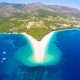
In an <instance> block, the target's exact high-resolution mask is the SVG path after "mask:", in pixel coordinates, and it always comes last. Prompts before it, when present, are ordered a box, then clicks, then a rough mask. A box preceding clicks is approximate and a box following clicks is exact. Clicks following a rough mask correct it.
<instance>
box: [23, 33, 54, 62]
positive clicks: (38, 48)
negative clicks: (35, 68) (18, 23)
mask: <svg viewBox="0 0 80 80" xmlns="http://www.w3.org/2000/svg"><path fill="white" fill-rule="evenodd" d="M54 33H55V31H52V32H50V33H49V34H47V35H45V37H44V38H43V39H42V40H41V41H37V40H36V39H34V38H33V37H32V36H30V35H28V34H27V33H25V32H24V33H22V34H23V35H25V36H26V37H28V39H29V40H30V42H31V44H32V47H33V49H34V53H33V57H34V60H35V62H36V63H42V62H44V60H45V55H46V53H45V51H46V47H47V45H48V42H49V40H50V38H51V36H52V35H53V34H54Z"/></svg>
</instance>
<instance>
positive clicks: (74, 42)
mask: <svg viewBox="0 0 80 80" xmlns="http://www.w3.org/2000/svg"><path fill="white" fill-rule="evenodd" d="M55 35H56V39H54V35H53V36H52V37H51V39H50V43H49V45H48V46H49V47H48V48H49V49H48V48H47V49H48V50H49V51H50V52H51V53H52V52H53V51H54V48H53V46H54V44H55V45H56V46H57V47H58V49H59V50H60V51H61V58H60V60H59V61H58V63H57V64H55V65H50V66H44V65H43V66H35V67H30V66H26V65H24V64H23V63H22V62H21V61H19V60H18V59H17V58H16V56H15V55H16V52H17V51H18V50H19V49H21V48H23V47H24V46H28V47H27V49H26V50H25V51H26V52H27V55H29V54H28V52H29V53H30V54H32V53H33V49H32V46H31V45H30V42H29V39H28V38H27V37H25V36H23V35H21V34H0V80H80V30H65V31H58V32H56V33H55ZM55 51H56V50H55ZM21 52H23V51H21ZM54 54H55V53H54ZM18 55H19V54H18ZM20 56H21V55H20ZM23 57H24V56H23Z"/></svg>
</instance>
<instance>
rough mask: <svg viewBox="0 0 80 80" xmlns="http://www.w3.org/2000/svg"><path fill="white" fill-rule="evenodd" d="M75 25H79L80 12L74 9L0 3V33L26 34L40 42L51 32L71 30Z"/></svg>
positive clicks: (39, 4) (36, 4) (35, 4)
mask: <svg viewBox="0 0 80 80" xmlns="http://www.w3.org/2000/svg"><path fill="white" fill-rule="evenodd" d="M75 24H80V10H78V9H75V8H71V7H67V6H60V5H45V4H43V3H32V4H17V3H4V2H3V3H0V32H1V33H3V32H11V33H13V32H18V33H21V32H27V33H28V34H30V35H32V36H33V37H35V38H36V39H38V40H40V39H41V38H42V37H43V36H44V35H45V34H47V33H49V32H50V31H52V30H61V29H65V28H67V29H69V28H70V29H71V28H74V27H75V26H74V25H75ZM44 30H45V31H44ZM38 35H39V36H38Z"/></svg>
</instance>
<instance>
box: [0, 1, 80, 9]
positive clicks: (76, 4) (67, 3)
mask: <svg viewBox="0 0 80 80" xmlns="http://www.w3.org/2000/svg"><path fill="white" fill-rule="evenodd" d="M2 2H3V3H16V4H32V3H43V4H45V5H60V6H67V7H72V8H76V9H79V10H80V4H79V3H80V1H78V0H71V1H69V0H61V1H60V0H56V1H53V0H52V1H49V0H37V1H36V0H7V1H6V0H0V3H2Z"/></svg>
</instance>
